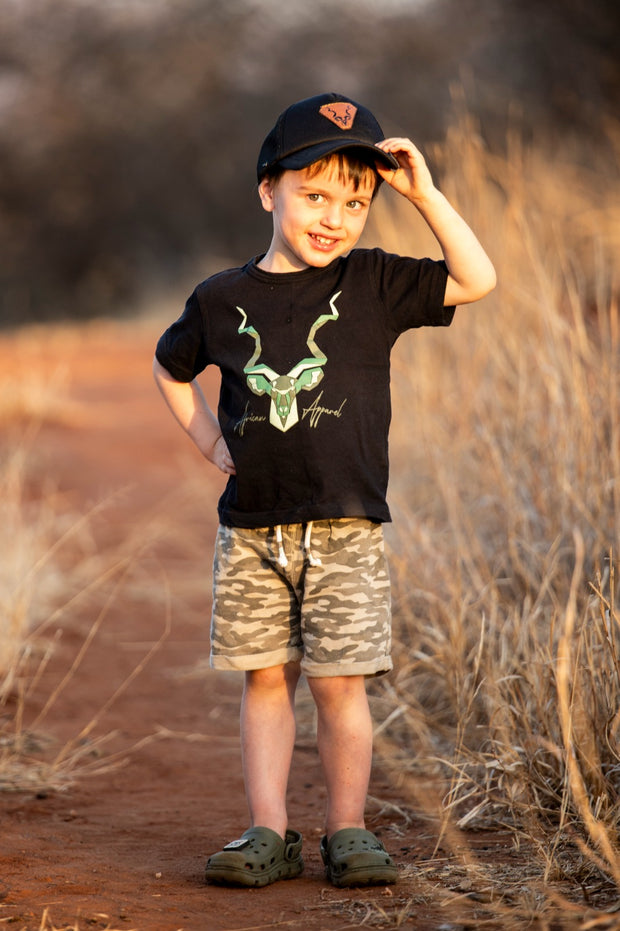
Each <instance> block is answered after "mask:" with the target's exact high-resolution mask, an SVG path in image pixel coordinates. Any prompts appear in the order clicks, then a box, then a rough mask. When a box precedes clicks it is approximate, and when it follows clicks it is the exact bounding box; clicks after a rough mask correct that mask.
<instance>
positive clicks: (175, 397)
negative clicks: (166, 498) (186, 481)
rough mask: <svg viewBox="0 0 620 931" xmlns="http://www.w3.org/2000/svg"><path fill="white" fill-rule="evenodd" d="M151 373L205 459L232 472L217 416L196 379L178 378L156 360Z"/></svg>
mask: <svg viewBox="0 0 620 931" xmlns="http://www.w3.org/2000/svg"><path fill="white" fill-rule="evenodd" d="M153 375H154V376H155V381H156V382H157V386H158V388H159V390H160V391H161V393H162V395H163V396H164V400H165V401H166V404H167V405H168V407H169V408H170V410H171V411H172V413H173V414H174V416H175V417H176V419H177V421H178V422H179V423H180V425H181V426H182V427H183V429H184V430H185V432H186V433H187V434H188V435H189V436H190V437H191V439H192V440H193V441H194V443H195V444H196V446H197V447H198V449H199V450H200V452H201V453H202V455H203V456H204V457H205V459H208V460H209V462H212V463H213V464H214V465H215V466H217V467H218V469H220V471H221V472H225V473H226V474H227V475H234V474H235V465H234V463H233V461H232V458H231V455H230V452H229V450H228V446H227V445H226V442H225V440H224V437H223V436H222V431H221V430H220V425H219V423H218V421H217V417H216V416H215V414H214V413H213V411H212V410H211V408H210V407H209V405H208V404H207V401H206V398H205V396H204V394H203V393H202V390H201V388H200V385H199V384H198V382H197V381H195V380H194V381H190V382H183V381H177V380H176V379H175V378H173V377H172V375H171V374H170V372H169V371H168V370H167V369H165V368H164V367H163V365H162V364H161V363H160V362H158V360H157V359H154V360H153Z"/></svg>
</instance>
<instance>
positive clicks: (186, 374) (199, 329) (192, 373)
mask: <svg viewBox="0 0 620 931" xmlns="http://www.w3.org/2000/svg"><path fill="white" fill-rule="evenodd" d="M155 357H156V358H157V361H158V362H159V363H160V364H161V365H163V367H164V368H165V369H166V370H167V371H168V372H170V374H171V375H172V377H173V378H175V379H176V380H177V381H185V382H188V381H192V379H194V378H195V377H196V376H197V375H199V374H200V372H202V370H203V369H204V368H205V367H206V365H207V364H208V362H209V359H208V356H207V350H206V346H205V339H204V321H203V316H202V311H201V309H200V303H199V301H198V296H197V294H196V292H195V291H194V293H193V294H192V295H191V297H189V298H188V300H187V303H186V305H185V310H184V311H183V313H182V314H181V316H180V317H179V319H178V320H176V321H175V322H174V323H173V324H172V325H171V326H169V327H168V329H167V330H166V331H165V333H163V334H162V336H161V337H160V339H159V342H158V343H157V348H156V350H155Z"/></svg>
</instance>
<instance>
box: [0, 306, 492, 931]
mask: <svg viewBox="0 0 620 931" xmlns="http://www.w3.org/2000/svg"><path fill="white" fill-rule="evenodd" d="M162 328H163V326H162V325H160V324H159V323H157V322H154V323H152V324H151V323H140V324H134V325H118V324H106V325H101V324H98V325H91V326H86V327H83V328H79V329H78V330H76V331H73V330H68V331H66V332H64V335H63V331H60V332H55V335H53V338H52V337H51V336H49V334H46V333H45V332H43V333H39V334H38V336H36V337H32V336H31V337H29V338H28V339H24V338H21V337H20V338H17V337H16V336H14V335H13V336H11V335H5V336H4V337H2V339H0V360H2V361H1V364H2V368H3V371H4V373H5V374H7V375H11V374H18V375H20V377H21V376H22V375H23V376H24V377H25V374H26V373H29V372H33V371H34V372H36V373H38V374H39V375H44V377H46V378H48V377H49V378H50V379H52V378H53V376H54V373H57V372H58V371H59V370H62V371H65V372H66V373H67V375H68V383H67V384H68V389H67V390H68V397H69V398H70V399H71V403H72V404H75V405H76V408H75V410H74V412H73V415H72V416H71V417H70V418H69V420H68V422H66V423H65V422H62V418H58V419H54V418H52V419H51V420H49V421H48V422H47V423H46V424H44V425H43V427H42V428H41V429H40V431H39V433H38V435H37V439H36V443H35V444H34V446H33V457H34V461H35V463H36V469H35V471H36V472H37V475H38V476H39V478H38V479H37V481H40V482H43V481H45V482H46V483H47V486H48V487H49V488H50V489H53V490H54V494H55V496H56V500H57V501H58V500H59V499H60V501H61V503H62V506H63V507H66V509H67V511H68V512H71V513H75V514H78V515H79V514H86V513H89V511H90V510H91V509H92V508H93V506H96V505H98V504H100V503H101V502H103V507H102V509H101V510H100V511H98V512H97V514H96V515H95V516H93V518H92V521H91V526H90V531H89V533H90V535H91V539H92V542H91V552H90V555H89V558H90V559H91V560H92V559H93V558H94V556H95V555H96V556H98V558H100V559H101V560H102V561H103V562H102V564H107V563H106V559H107V560H108V562H113V561H114V554H115V553H126V552H131V551H132V548H133V549H135V550H137V551H138V553H137V556H136V557H135V560H134V561H133V563H132V567H131V569H130V570H129V572H128V574H127V576H126V577H125V578H124V581H122V582H121V583H120V585H119V587H118V589H117V590H115V591H114V593H113V595H112V596H109V591H110V586H108V587H105V586H104V587H103V589H102V590H101V591H100V593H99V595H96V594H95V595H93V596H92V597H91V598H87V599H85V602H84V603H83V604H81V606H78V608H77V609H76V608H73V609H72V610H71V611H70V612H67V616H66V618H65V619H64V620H63V618H61V619H60V621H59V622H58V623H57V625H56V627H57V628H58V629H60V628H61V627H62V636H60V638H59V639H58V640H57V641H56V647H55V652H54V655H53V659H52V661H51V663H50V665H49V666H48V667H47V669H46V671H45V673H44V675H43V676H42V677H41V679H40V681H39V683H38V685H37V688H36V690H35V692H34V694H31V695H30V697H29V698H28V700H27V702H26V708H25V720H24V726H25V727H26V728H27V727H28V724H29V721H33V720H34V719H35V716H36V714H37V712H38V711H39V710H40V709H41V707H42V706H43V704H44V702H45V701H46V699H47V697H48V696H49V694H50V693H51V692H52V691H53V689H54V688H55V687H56V686H57V685H58V683H59V682H60V681H61V680H62V677H63V676H64V675H65V674H66V672H67V670H68V669H69V668H70V666H71V664H72V662H74V660H75V658H76V656H77V655H78V651H79V650H80V649H81V647H82V646H83V644H84V642H85V638H86V637H87V635H88V633H89V631H90V630H92V625H93V622H94V621H95V620H96V618H97V617H99V616H100V612H101V609H102V605H103V604H104V602H105V603H106V604H107V607H106V608H105V611H104V616H103V619H102V622H101V626H100V627H99V628H98V630H97V632H96V634H95V635H94V637H93V641H92V643H91V644H90V646H89V649H88V650H87V652H86V654H85V656H84V659H83V660H82V662H81V664H80V666H79V668H78V669H77V670H76V671H75V672H74V673H73V674H72V675H71V676H70V678H69V682H68V685H67V687H66V688H64V690H63V691H61V692H60V694H59V695H58V697H57V698H56V700H55V702H54V704H53V706H52V707H51V709H50V710H49V712H48V713H47V715H46V717H45V719H44V720H43V721H42V722H40V723H39V725H38V727H37V729H36V736H37V740H38V742H39V747H40V748H43V749H40V750H39V751H38V752H35V757H37V756H41V754H43V755H45V754H47V758H50V755H53V754H54V753H57V752H58V750H59V748H62V747H63V746H64V745H65V744H66V742H67V741H68V740H71V739H74V738H75V737H76V735H79V734H80V732H81V731H82V729H83V728H85V727H88V725H89V722H92V721H93V720H94V722H95V723H94V727H93V728H92V730H91V731H90V732H89V733H88V741H90V743H85V744H84V746H85V747H86V748H87V749H88V748H90V747H92V750H90V749H88V752H87V753H86V754H85V757H84V761H85V762H86V763H87V764H88V765H90V766H91V767H94V768H95V770H96V769H97V768H99V769H100V770H101V769H105V765H106V764H107V763H108V762H111V761H112V755H113V754H114V753H119V754H120V759H121V761H122V763H123V764H124V765H120V766H117V767H116V768H111V769H109V771H100V772H99V773H97V772H95V773H94V774H93V773H91V774H90V775H88V776H84V777H80V778H78V779H77V780H76V781H75V782H74V783H73V784H72V785H70V786H69V787H68V788H66V789H65V790H63V791H58V790H54V789H51V790H49V791H42V792H36V791H32V790H26V791H23V792H17V793H10V794H9V793H5V794H2V795H0V812H1V814H0V817H1V838H0V845H1V847H0V925H1V926H2V927H4V926H5V924H6V926H7V927H10V928H19V929H29V931H30V929H33V931H34V929H43V928H45V929H51V928H63V929H64V928H68V927H71V928H79V929H85V928H102V929H139V931H176V929H185V931H211V929H213V931H233V929H235V931H242V929H243V931H249V929H253V931H254V929H259V928H260V929H266V928H287V929H300V931H301V929H304V931H305V929H321V931H330V929H345V928H353V927H359V926H360V924H362V923H364V924H365V926H368V927H384V928H385V927H401V928H410V929H414V928H415V929H424V931H432V929H439V928H442V929H444V931H446V929H459V928H463V927H476V921H475V917H474V916H475V910H474V911H472V909H471V907H469V906H467V907H466V902H467V890H466V889H463V890H460V891H459V890H458V889H456V890H455V896H456V898H457V900H458V901H460V902H461V903H462V904H461V907H460V908H457V912H452V913H450V910H449V909H446V908H442V907H440V906H439V905H438V904H433V902H432V900H431V898H429V896H428V895H427V894H424V893H422V891H421V889H420V886H419V883H418V881H417V879H416V870H422V869H427V868H429V869H430V868H431V867H432V868H433V869H435V870H438V871H439V872H438V873H436V874H435V875H440V868H441V864H442V863H445V860H443V859H442V858H443V857H445V851H444V850H443V848H441V847H440V848H439V849H438V850H437V851H435V853H434V847H435V843H436V840H437V838H436V836H435V835H434V832H433V829H432V827H429V824H428V822H426V821H424V820H423V819H422V818H421V817H419V816H416V815H415V814H413V815H412V817H411V818H409V819H405V818H403V817H402V816H401V814H400V813H399V812H398V811H396V810H395V809H394V808H392V807H390V806H389V805H387V807H386V806H385V805H383V804H377V803H376V802H373V803H372V804H371V805H370V806H369V826H370V827H371V828H372V829H373V830H375V831H376V832H377V833H378V834H379V835H380V836H381V837H382V839H383V840H384V842H385V843H386V846H387V847H388V849H390V851H391V852H392V853H393V855H394V856H395V858H396V859H397V861H398V863H399V865H400V866H401V869H402V878H401V880H400V882H399V884H398V885H397V886H395V887H393V888H391V889H383V888H377V889H366V890H359V889H358V890H349V891H345V892H343V891H339V890H337V889H334V888H333V887H331V886H330V885H329V884H328V883H327V882H326V881H325V878H324V875H323V868H322V865H321V862H320V857H319V852H318V843H319V838H320V835H321V833H322V831H321V829H322V814H323V806H324V791H323V788H322V781H321V773H320V767H319V764H318V760H317V756H316V751H315V748H314V742H313V733H312V713H311V708H309V707H308V706H307V700H306V698H305V697H304V695H303V694H302V696H301V701H300V731H299V740H298V746H297V750H296V754H295V761H294V766H293V772H292V776H291V784H290V819H291V820H290V823H291V826H292V827H295V828H296V829H298V830H300V831H301V832H302V833H303V835H304V838H305V843H304V855H305V861H306V869H305V872H304V874H303V876H302V877H301V878H299V879H296V880H293V881H289V882H280V883H276V884H274V885H272V886H270V887H267V888H264V889H259V890H230V889H223V888H216V887H210V886H206V885H205V883H204V879H203V873H204V864H205V861H206V858H207V857H208V855H209V854H210V853H211V852H214V851H215V850H218V849H219V848H220V847H221V845H222V844H223V843H225V842H227V841H229V840H232V839H233V838H235V837H237V836H239V834H240V833H241V832H242V831H243V830H244V829H245V827H246V810H245V802H244V798H243V787H242V781H241V775H240V760H239V745H238V737H237V729H238V702H239V696H240V688H241V681H240V679H239V677H238V676H236V675H234V674H232V675H229V674H220V673H214V672H212V671H210V670H208V669H207V666H206V658H207V656H208V617H209V609H210V604H209V594H210V564H211V558H212V540H213V534H214V529H215V518H216V510H215V504H216V499H217V495H218V492H219V489H220V488H221V486H222V480H221V477H220V476H219V475H218V474H217V473H216V472H215V471H214V470H213V469H212V468H211V467H209V466H208V465H206V464H205V465H203V463H202V462H200V461H199V460H198V457H197V454H196V453H195V452H194V450H193V449H192V448H191V444H189V441H188V440H187V439H186V438H185V437H184V436H183V435H182V433H181V431H180V430H179V428H178V427H177V426H176V425H175V424H174V422H173V421H172V418H171V417H170V416H169V414H168V413H167V411H166V409H165V407H164V405H163V402H162V401H161V399H160V397H159V395H158V394H157V391H156V388H155V386H154V383H153V381H152V378H151V359H152V352H153V347H154V343H155V341H156V338H157V336H158V334H159V332H160V329H162ZM208 387H209V386H208V385H207V388H208ZM7 441H9V440H8V439H7V436H5V442H7ZM110 495H113V497H112V498H110ZM81 546H82V547H83V544H81ZM80 553H82V556H80ZM65 558H66V559H67V560H71V559H75V558H83V549H82V550H80V549H79V547H77V545H76V547H75V548H74V549H73V550H72V549H71V546H70V545H69V554H68V555H66V556H65ZM117 577H118V574H117V576H115V578H117ZM103 592H105V598H104V594H103ZM106 599H107V601H106ZM167 623H169V625H170V629H169V631H168V633H167V634H166V633H165V630H166V624H167ZM49 633H50V632H49V631H48V634H49ZM162 636H163V640H162V642H161V644H160V645H159V648H158V649H156V650H155V652H154V653H153V654H152V655H151V656H150V658H149V659H148V661H145V658H146V657H147V656H148V654H149V651H151V650H153V648H154V645H155V644H157V642H158V641H159V640H160V638H162ZM123 684H124V685H123ZM119 687H121V694H119V695H118V697H117V698H116V699H115V700H114V701H113V702H111V703H110V697H111V696H112V695H114V693H115V690H116V689H117V688H119ZM0 710H2V709H0ZM13 710H14V709H12V708H11V707H9V708H5V709H3V713H4V715H5V717H6V715H7V714H11V713H12V711H13ZM106 735H111V737H110V739H109V740H108V741H107V742H106V743H104V744H103V745H102V746H99V745H98V741H99V739H100V738H102V737H104V736H106ZM39 738H40V740H39ZM35 751H36V745H35ZM371 793H372V796H373V797H374V798H376V799H379V800H381V803H383V802H387V803H394V804H396V805H402V804H403V802H402V799H400V798H399V795H398V790H397V788H395V787H394V786H392V785H390V783H389V782H388V780H387V779H386V778H385V777H384V776H382V774H381V773H380V772H376V773H375V774H374V777H373V782H372V786H371ZM469 840H470V841H472V838H470V839H469ZM473 842H474V843H475V844H476V845H477V846H478V847H479V848H480V850H483V849H484V850H485V851H486V852H487V853H488V854H489V855H491V856H492V855H493V848H495V850H496V853H497V854H499V853H501V855H502V857H504V858H505V857H506V856H510V853H509V850H508V845H507V842H506V841H505V840H503V839H502V838H501V837H499V836H498V837H493V838H491V839H490V838H489V837H488V836H485V835H481V836H479V837H477V838H476V837H474V838H473ZM433 854H434V858H433ZM428 888H429V887H428V885H427V886H426V887H425V891H426V892H428ZM457 913H460V914H461V917H460V918H456V917H455V915H456V914H457ZM450 914H452V918H451V917H450ZM463 915H467V916H468V919H464V918H463V917H462V916H463ZM486 927H489V925H486Z"/></svg>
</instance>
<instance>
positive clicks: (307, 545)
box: [304, 521, 323, 566]
mask: <svg viewBox="0 0 620 931" xmlns="http://www.w3.org/2000/svg"><path fill="white" fill-rule="evenodd" d="M311 546H312V521H308V523H307V524H306V535H305V537H304V550H305V551H306V558H307V560H308V562H309V563H310V565H311V566H322V565H323V563H322V562H321V560H320V559H319V557H318V556H315V555H314V553H313V552H312V549H311Z"/></svg>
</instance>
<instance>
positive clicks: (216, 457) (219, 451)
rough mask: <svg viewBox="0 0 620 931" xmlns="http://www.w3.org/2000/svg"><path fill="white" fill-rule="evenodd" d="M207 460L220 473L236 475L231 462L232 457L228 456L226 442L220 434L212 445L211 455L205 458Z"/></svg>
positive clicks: (228, 451)
mask: <svg viewBox="0 0 620 931" xmlns="http://www.w3.org/2000/svg"><path fill="white" fill-rule="evenodd" d="M207 459H208V460H209V461H210V462H212V463H213V465H214V466H217V468H218V469H219V470H220V472H224V474H225V475H236V474H237V470H236V469H235V464H234V462H233V460H232V456H231V455H230V450H229V449H228V446H227V445H226V441H225V439H224V437H223V436H222V435H221V434H220V436H218V438H217V440H216V441H215V443H214V444H213V448H212V449H211V454H210V455H209V456H207Z"/></svg>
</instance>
